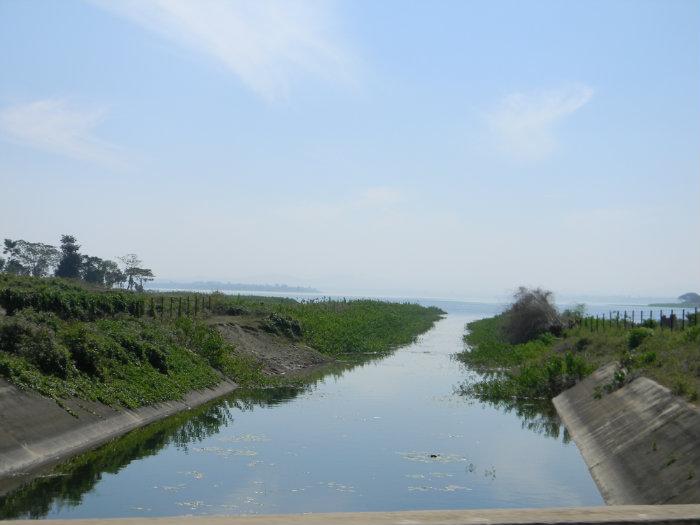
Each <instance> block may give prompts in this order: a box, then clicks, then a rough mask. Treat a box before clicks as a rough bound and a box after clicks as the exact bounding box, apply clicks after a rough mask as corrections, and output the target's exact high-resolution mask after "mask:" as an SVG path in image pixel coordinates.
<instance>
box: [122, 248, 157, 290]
mask: <svg viewBox="0 0 700 525" xmlns="http://www.w3.org/2000/svg"><path fill="white" fill-rule="evenodd" d="M118 259H119V260H120V261H121V262H122V264H123V265H124V275H125V276H126V282H127V285H126V288H127V290H134V289H135V290H137V291H143V285H144V283H146V282H148V281H152V280H153V277H154V276H153V272H152V271H151V270H150V269H149V268H141V264H142V262H141V259H139V258H138V256H137V255H136V254H135V253H127V254H126V255H124V256H122V257H118Z"/></svg>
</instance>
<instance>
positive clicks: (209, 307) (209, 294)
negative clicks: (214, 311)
mask: <svg viewBox="0 0 700 525" xmlns="http://www.w3.org/2000/svg"><path fill="white" fill-rule="evenodd" d="M209 311H210V312H211V294H209Z"/></svg>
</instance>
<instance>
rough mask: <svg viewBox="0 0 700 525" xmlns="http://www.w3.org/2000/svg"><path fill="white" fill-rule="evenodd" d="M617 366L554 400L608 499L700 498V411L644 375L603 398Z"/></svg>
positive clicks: (611, 501) (657, 501)
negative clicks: (606, 386)
mask: <svg viewBox="0 0 700 525" xmlns="http://www.w3.org/2000/svg"><path fill="white" fill-rule="evenodd" d="M614 371H615V365H613V364H611V365H607V366H605V367H602V368H600V369H599V370H597V371H596V372H594V373H593V374H592V375H591V376H590V377H588V378H586V379H585V380H584V381H582V382H580V383H579V384H578V385H576V386H574V387H573V388H570V389H569V390H566V391H565V392H563V393H562V394H560V395H559V396H557V397H556V398H554V406H555V407H556V409H557V412H558V413H559V415H560V417H561V418H562V420H563V422H564V424H565V425H566V428H567V429H568V431H569V433H570V434H571V436H572V437H573V439H574V441H575V442H576V445H578V448H579V450H580V451H581V454H582V456H583V458H584V460H585V461H586V463H587V465H588V468H589V470H590V472H591V475H592V476H593V479H594V480H595V482H596V484H597V485H598V488H599V490H600V492H601V495H602V496H603V498H604V499H605V501H606V503H608V504H609V505H632V504H672V503H673V504H675V503H700V411H699V410H698V409H697V408H696V407H694V406H693V405H691V404H689V403H687V402H686V401H684V400H683V399H681V398H679V397H677V396H674V395H673V394H672V393H671V392H670V391H669V389H667V388H665V387H663V386H661V385H659V384H658V383H656V382H655V381H652V380H651V379H648V378H645V377H639V378H637V379H635V380H634V381H632V382H630V383H629V384H627V385H625V386H624V387H622V388H620V389H618V390H615V391H614V392H611V393H603V394H602V396H600V395H598V396H596V392H597V391H598V390H597V389H598V388H603V387H604V385H605V384H608V383H609V382H610V380H611V378H612V376H613V373H614ZM596 397H598V399H596Z"/></svg>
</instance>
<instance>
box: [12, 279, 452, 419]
mask: <svg viewBox="0 0 700 525" xmlns="http://www.w3.org/2000/svg"><path fill="white" fill-rule="evenodd" d="M191 299H192V300H191ZM0 307H2V309H4V310H5V312H6V315H0V377H4V378H6V379H8V380H9V381H11V382H12V383H14V384H16V385H18V386H19V387H21V388H26V389H32V390H35V391H38V392H40V393H41V394H43V395H46V396H49V397H52V398H54V399H56V400H57V401H58V402H59V403H60V400H61V399H63V398H66V397H69V396H78V397H81V398H84V399H90V400H96V401H100V402H103V403H106V404H110V405H116V406H125V407H138V406H142V405H146V404H151V403H155V402H158V401H164V400H170V399H179V398H182V396H184V395H185V394H186V393H187V392H189V391H191V390H193V389H200V388H204V387H208V386H213V385H215V384H216V383H218V382H220V381H221V379H222V377H228V378H231V379H233V380H234V381H236V382H237V383H239V384H241V385H243V386H250V387H255V386H263V385H269V384H270V383H271V382H273V381H272V380H271V379H270V378H269V377H266V376H265V375H264V374H263V372H262V371H261V367H260V365H259V364H258V363H255V362H252V361H251V360H249V359H247V358H244V357H242V356H240V355H239V354H237V353H236V349H235V347H234V346H233V345H232V344H230V343H228V342H227V341H226V340H225V339H224V337H223V336H222V335H221V333H220V332H219V331H217V330H216V328H214V327H212V326H211V323H210V322H209V321H210V320H220V319H221V318H222V316H224V318H225V316H231V315H255V316H258V317H260V316H262V318H263V319H264V320H265V323H264V326H265V329H266V330H268V331H270V332H273V333H276V334H278V335H280V336H284V337H288V338H291V339H301V340H303V341H304V342H306V343H307V344H309V345H310V346H312V347H314V348H316V349H317V350H319V351H320V352H322V353H325V354H328V355H333V356H339V355H341V354H346V353H354V354H366V353H380V352H387V351H390V350H391V349H393V348H395V347H396V346H399V345H402V344H406V343H409V342H411V341H412V340H413V339H414V338H415V337H416V336H417V335H418V334H420V333H422V332H424V331H426V330H427V329H428V328H430V327H431V326H432V324H433V323H434V322H435V321H436V320H437V319H438V318H439V317H440V315H441V314H442V312H441V311H440V310H438V309H436V308H424V307H421V306H418V305H415V304H395V303H385V302H381V301H312V302H308V303H300V302H297V301H294V300H292V299H281V298H269V297H268V298H266V297H240V296H238V297H231V296H226V295H223V294H214V295H211V296H205V295H202V294H198V295H195V296H192V295H189V294H188V295H184V294H182V293H171V294H164V295H159V296H156V295H154V294H149V293H135V292H128V291H124V290H122V291H111V290H105V289H102V288H95V287H93V288H90V287H89V286H87V285H86V284H85V283H81V282H78V281H68V280H64V279H58V278H36V277H26V276H16V275H9V274H3V275H0Z"/></svg>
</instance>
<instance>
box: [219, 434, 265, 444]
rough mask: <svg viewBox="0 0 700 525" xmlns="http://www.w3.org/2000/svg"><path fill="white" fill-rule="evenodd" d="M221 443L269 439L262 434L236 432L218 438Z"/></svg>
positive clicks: (261, 441) (259, 441)
mask: <svg viewBox="0 0 700 525" xmlns="http://www.w3.org/2000/svg"><path fill="white" fill-rule="evenodd" d="M219 441H221V442H222V443H243V442H245V443H265V442H268V441H270V439H269V438H268V437H267V436H266V435H264V434H236V435H233V436H224V437H221V438H219Z"/></svg>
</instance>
